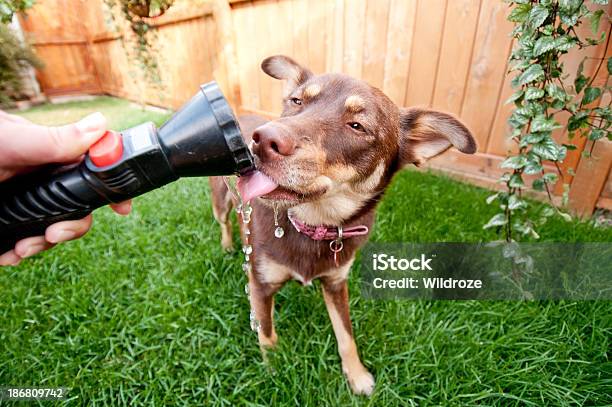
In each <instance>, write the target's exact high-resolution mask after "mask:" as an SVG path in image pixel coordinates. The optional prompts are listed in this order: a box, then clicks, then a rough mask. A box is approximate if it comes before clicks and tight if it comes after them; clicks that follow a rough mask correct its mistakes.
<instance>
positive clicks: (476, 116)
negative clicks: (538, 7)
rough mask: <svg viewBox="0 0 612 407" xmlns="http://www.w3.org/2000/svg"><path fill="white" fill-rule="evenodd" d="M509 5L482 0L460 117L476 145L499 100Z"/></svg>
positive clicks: (507, 40)
mask: <svg viewBox="0 0 612 407" xmlns="http://www.w3.org/2000/svg"><path fill="white" fill-rule="evenodd" d="M507 10H508V5H507V4H505V3H502V2H497V1H483V3H482V7H481V9H480V16H479V20H478V31H477V33H476V37H475V43H474V52H473V56H472V62H471V66H470V72H469V76H468V82H467V86H466V91H465V97H464V100H463V105H462V107H461V112H460V116H461V117H462V118H463V120H464V121H465V123H466V124H467V125H468V127H469V128H470V129H471V130H472V132H473V134H474V137H475V138H476V141H477V143H478V146H479V151H484V149H486V146H487V139H488V137H489V134H490V131H491V126H492V125H493V119H494V117H495V113H496V108H497V106H498V103H499V99H500V93H501V90H502V84H503V81H504V75H505V72H506V61H507V60H508V56H509V53H510V45H511V38H510V36H509V35H508V33H509V32H510V31H511V30H512V24H511V23H510V22H508V21H507V20H506V14H507V12H508V11H507Z"/></svg>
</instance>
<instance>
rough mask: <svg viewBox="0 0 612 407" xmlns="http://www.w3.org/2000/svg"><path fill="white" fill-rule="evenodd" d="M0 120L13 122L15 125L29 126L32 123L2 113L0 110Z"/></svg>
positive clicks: (19, 117)
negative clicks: (25, 124)
mask: <svg viewBox="0 0 612 407" xmlns="http://www.w3.org/2000/svg"><path fill="white" fill-rule="evenodd" d="M0 119H3V120H8V121H10V122H15V123H29V124H31V123H32V122H30V121H29V120H28V119H24V118H23V117H21V116H17V115H16V114H9V113H6V112H3V111H2V110H0Z"/></svg>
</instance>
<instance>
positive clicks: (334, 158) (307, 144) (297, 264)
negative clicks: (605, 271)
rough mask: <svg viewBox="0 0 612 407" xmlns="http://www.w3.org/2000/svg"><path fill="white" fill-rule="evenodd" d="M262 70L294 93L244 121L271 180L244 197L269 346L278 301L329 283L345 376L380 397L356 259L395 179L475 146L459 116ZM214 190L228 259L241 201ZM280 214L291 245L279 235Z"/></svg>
mask: <svg viewBox="0 0 612 407" xmlns="http://www.w3.org/2000/svg"><path fill="white" fill-rule="evenodd" d="M261 68H262V69H263V71H264V72H265V73H266V74H268V75H270V76H272V77H274V78H277V79H281V80H284V81H286V84H285V92H284V97H283V111H282V114H281V116H280V118H278V119H276V120H271V121H267V120H265V119H263V118H261V117H257V116H244V117H241V118H240V119H239V121H240V126H241V128H242V131H243V134H244V137H245V140H246V141H247V142H248V143H250V145H251V149H252V152H253V154H254V157H255V162H256V166H257V168H258V170H259V171H260V173H259V174H257V177H260V178H261V177H263V178H264V181H263V184H264V185H262V181H261V179H260V180H258V181H257V180H256V181H253V182H251V181H248V180H247V181H246V187H245V189H243V192H244V195H247V196H248V198H250V199H251V206H252V208H253V212H252V221H251V224H250V231H251V234H250V236H249V237H250V243H251V245H252V254H251V255H250V257H251V264H252V267H251V270H250V272H249V273H248V274H249V288H250V291H249V292H250V302H251V308H252V310H254V312H255V316H256V318H257V320H258V321H259V330H258V337H259V343H260V346H261V347H262V350H264V351H265V349H266V348H269V347H273V346H274V345H275V344H276V342H277V335H276V331H275V329H274V323H273V314H274V312H273V308H274V294H275V293H276V292H277V291H278V290H279V289H280V288H281V287H282V286H283V284H285V282H287V281H288V280H297V281H298V282H300V283H301V284H303V285H308V284H310V283H311V282H312V281H313V280H314V279H320V281H321V286H322V291H323V298H324V300H325V305H326V307H327V311H328V313H329V318H330V319H331V323H332V326H333V330H334V333H335V336H336V340H337V343H338V352H339V354H340V357H341V360H342V369H343V371H344V373H345V375H346V377H347V379H348V382H349V385H350V387H351V389H352V390H353V392H354V393H357V394H366V395H369V394H371V393H372V391H373V389H374V378H373V376H372V375H371V374H370V372H369V371H368V369H367V368H366V367H365V366H364V365H363V364H362V363H361V360H360V359H359V354H358V352H357V347H356V344H355V340H354V339H353V333H352V327H351V320H350V316H349V294H348V288H347V277H348V274H349V270H350V268H351V264H352V263H353V260H354V258H355V252H356V251H357V249H359V248H360V247H361V246H362V245H363V244H364V243H365V242H366V240H367V239H368V233H367V231H368V230H371V228H372V225H373V223H374V215H375V208H376V205H377V203H378V202H379V201H380V200H381V198H382V195H383V193H384V191H385V188H386V187H387V186H388V185H389V183H390V182H391V179H392V178H393V175H394V174H395V173H397V172H398V171H399V170H401V169H402V168H404V167H406V166H409V165H417V166H418V165H420V164H422V163H424V162H425V161H426V160H428V159H430V158H432V157H435V156H437V155H439V154H441V153H443V152H444V151H446V150H447V149H449V148H451V147H454V148H456V149H458V150H459V151H461V152H463V153H467V154H473V153H474V152H475V151H476V143H475V141H474V138H473V137H472V135H471V133H470V131H469V130H468V129H467V128H466V127H465V126H464V125H463V124H462V123H461V122H460V121H459V120H457V119H456V118H455V117H453V116H451V115H449V114H446V113H441V112H437V111H433V110H428V109H424V108H407V109H405V108H398V107H397V106H396V105H395V104H394V103H393V102H392V101H391V100H390V99H389V98H388V97H387V96H385V94H384V93H383V92H381V91H380V90H379V89H377V88H375V87H372V86H370V85H368V84H367V83H366V82H364V81H361V80H358V79H355V78H352V77H349V76H347V75H343V74H323V75H315V74H313V73H312V72H311V71H310V70H308V69H307V68H305V67H303V66H301V65H300V64H298V63H297V62H295V61H294V60H292V59H291V58H289V57H286V56H281V55H277V56H272V57H269V58H267V59H265V60H264V61H263V62H262V64H261ZM210 182H211V187H212V192H213V212H214V215H215V218H216V220H217V221H218V222H219V223H220V225H221V232H222V238H221V243H222V246H223V247H224V248H225V249H228V250H229V249H231V248H232V232H231V224H230V222H229V214H230V211H231V209H232V207H233V206H234V205H235V202H233V201H232V197H231V194H230V192H229V191H228V189H227V187H226V185H225V183H224V181H223V179H222V178H219V177H216V178H211V180H210ZM249 183H254V184H258V185H251V186H249ZM262 192H265V194H264V195H262V196H258V195H261V193H262ZM244 195H243V197H244ZM274 206H276V207H277V209H278V212H279V216H278V219H277V222H278V224H279V226H280V227H282V228H283V229H284V232H285V233H284V236H283V237H282V238H276V237H275V236H274V232H275V229H276V226H275V222H274V211H273V207H274ZM351 231H352V233H351ZM340 234H342V236H339V235H340ZM242 237H243V239H244V233H243V234H242ZM338 249H341V250H338Z"/></svg>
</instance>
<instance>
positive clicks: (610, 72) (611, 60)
mask: <svg viewBox="0 0 612 407" xmlns="http://www.w3.org/2000/svg"><path fill="white" fill-rule="evenodd" d="M608 75H612V57H610V58H608Z"/></svg>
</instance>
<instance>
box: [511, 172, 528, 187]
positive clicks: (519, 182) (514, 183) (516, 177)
mask: <svg viewBox="0 0 612 407" xmlns="http://www.w3.org/2000/svg"><path fill="white" fill-rule="evenodd" d="M508 186H509V187H510V188H522V187H524V186H525V182H524V181H523V177H521V174H512V175H511V176H510V179H509V180H508Z"/></svg>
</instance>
